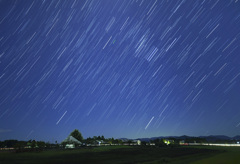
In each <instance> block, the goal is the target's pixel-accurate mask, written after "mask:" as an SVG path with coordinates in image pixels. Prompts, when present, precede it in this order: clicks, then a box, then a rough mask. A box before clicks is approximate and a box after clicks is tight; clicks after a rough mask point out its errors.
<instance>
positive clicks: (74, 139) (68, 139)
mask: <svg viewBox="0 0 240 164" xmlns="http://www.w3.org/2000/svg"><path fill="white" fill-rule="evenodd" d="M63 142H66V143H75V144H81V142H80V141H78V140H77V139H76V138H74V137H73V136H68V137H67V138H66V139H65V140H63Z"/></svg>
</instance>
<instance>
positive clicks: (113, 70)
mask: <svg viewBox="0 0 240 164" xmlns="http://www.w3.org/2000/svg"><path fill="white" fill-rule="evenodd" d="M75 128H76V129H79V131H80V132H81V133H82V134H83V137H84V138H87V137H92V136H98V135H104V136H105V137H114V138H120V137H127V138H138V137H155V136H169V135H174V136H180V135H190V136H200V135H217V134H220V135H227V136H235V135H239V134H240V133H239V132H240V2H239V1H238V0H212V1H210V0H206V1H204V0H200V1H197V0H185V1H184V0H86V1H85V0H52V1H50V0H34V1H33V0H16V1H14V0H1V1H0V140H5V139H18V140H29V139H36V140H44V141H50V142H52V141H55V140H58V141H62V140H63V139H64V138H66V137H67V136H68V135H69V133H70V132H71V131H72V130H74V129H75Z"/></svg>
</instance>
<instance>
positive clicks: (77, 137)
mask: <svg viewBox="0 0 240 164" xmlns="http://www.w3.org/2000/svg"><path fill="white" fill-rule="evenodd" d="M70 136H73V137H74V138H76V139H77V140H78V141H81V142H82V141H83V136H82V134H81V133H80V132H79V130H77V129H75V130H74V131H72V132H71V134H70Z"/></svg>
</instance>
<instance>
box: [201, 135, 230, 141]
mask: <svg viewBox="0 0 240 164" xmlns="http://www.w3.org/2000/svg"><path fill="white" fill-rule="evenodd" d="M200 138H204V139H206V140H207V141H210V142H212V141H217V140H232V138H231V137H228V136H224V135H210V136H200Z"/></svg>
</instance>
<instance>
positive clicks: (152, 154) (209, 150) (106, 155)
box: [0, 146, 240, 164]
mask: <svg viewBox="0 0 240 164" xmlns="http://www.w3.org/2000/svg"><path fill="white" fill-rule="evenodd" d="M239 154H240V148H236V147H234V148H233V147H210V146H198V147H196V146H195V147H193V146H186V147H182V146H181V147H166V148H161V147H160V148H159V147H150V146H149V147H143V146H106V147H85V148H81V149H74V150H46V151H42V152H25V153H14V152H0V164H9V163H15V164H23V163H24V164H28V163H29V164H30V163H31V164H35V163H38V164H40V163H44V164H45V163H46V164H48V163H49V164H50V163H51V164H64V163H68V164H76V163H109V164H110V163H111V164H112V163H119V164H120V163H173V164H174V163H196V164H197V163H199V164H200V163H227V164H230V163H238V162H240V156H239Z"/></svg>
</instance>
